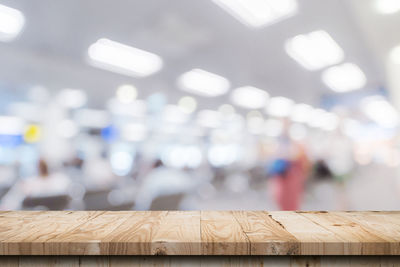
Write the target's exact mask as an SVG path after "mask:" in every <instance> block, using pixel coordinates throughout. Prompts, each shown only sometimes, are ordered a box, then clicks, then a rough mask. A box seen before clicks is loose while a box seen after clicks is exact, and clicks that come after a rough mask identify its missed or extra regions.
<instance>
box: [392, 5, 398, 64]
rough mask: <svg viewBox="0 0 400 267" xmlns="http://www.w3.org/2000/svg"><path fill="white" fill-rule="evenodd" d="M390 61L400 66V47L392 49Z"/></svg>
mask: <svg viewBox="0 0 400 267" xmlns="http://www.w3.org/2000/svg"><path fill="white" fill-rule="evenodd" d="M399 3H400V2H399ZM390 60H391V61H392V62H393V63H394V64H399V65H400V45H398V46H396V47H395V48H393V49H392V51H390Z"/></svg>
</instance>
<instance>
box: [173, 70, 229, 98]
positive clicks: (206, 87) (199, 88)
mask: <svg viewBox="0 0 400 267" xmlns="http://www.w3.org/2000/svg"><path fill="white" fill-rule="evenodd" d="M178 85H179V86H180V88H181V89H182V90H183V91H186V92H190V93H193V94H197V95H201V96H207V97H215V96H219V95H223V94H225V93H226V92H228V90H229V86H230V83H229V81H228V80H227V79H226V78H224V77H222V76H219V75H217V74H214V73H211V72H208V71H205V70H201V69H192V70H191V71H188V72H186V73H184V74H182V75H181V76H180V77H179V78H178Z"/></svg>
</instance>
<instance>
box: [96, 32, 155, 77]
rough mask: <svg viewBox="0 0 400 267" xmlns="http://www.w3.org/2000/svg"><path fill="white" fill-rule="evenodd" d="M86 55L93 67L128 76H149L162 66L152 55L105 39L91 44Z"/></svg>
mask: <svg viewBox="0 0 400 267" xmlns="http://www.w3.org/2000/svg"><path fill="white" fill-rule="evenodd" d="M88 54H89V58H90V63H91V64H92V65H93V66H95V67H98V68H102V69H105V70H109V71H113V72H116V73H120V74H124V75H128V76H139V77H144V76H149V75H151V74H153V73H155V72H157V71H159V70H160V69H161V67H162V65H163V62H162V59H161V58H160V57H159V56H157V55H155V54H153V53H150V52H147V51H144V50H141V49H138V48H135V47H132V46H128V45H125V44H121V43H118V42H115V41H111V40H109V39H105V38H103V39H99V40H98V41H97V42H96V43H94V44H92V45H91V46H90V47H89V50H88Z"/></svg>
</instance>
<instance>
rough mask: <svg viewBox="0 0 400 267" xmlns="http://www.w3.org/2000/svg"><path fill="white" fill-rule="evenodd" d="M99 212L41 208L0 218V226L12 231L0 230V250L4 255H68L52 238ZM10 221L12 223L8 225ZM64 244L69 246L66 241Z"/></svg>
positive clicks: (94, 216)
mask: <svg viewBox="0 0 400 267" xmlns="http://www.w3.org/2000/svg"><path fill="white" fill-rule="evenodd" d="M102 213H103V211H93V212H83V211H81V212H72V211H51V212H49V211H46V212H43V211H42V212H34V213H25V212H23V213H22V215H20V216H19V217H18V216H10V217H7V218H0V225H3V223H4V224H7V227H9V228H10V229H12V230H13V231H11V230H8V231H7V232H3V231H2V229H0V236H1V242H0V253H1V254H6V255H53V254H58V255H61V254H67V255H68V253H62V250H61V249H62V247H63V246H62V244H60V243H59V242H52V241H51V239H53V238H56V237H57V236H58V235H66V234H68V233H70V232H71V231H73V230H74V229H76V228H79V227H80V226H81V225H82V224H84V223H87V222H88V221H90V220H92V219H94V218H96V217H97V216H99V215H101V214H102ZM12 223H13V224H14V225H10V224H12ZM15 225H18V227H15ZM3 234H5V236H4V237H3ZM85 243H86V242H85ZM67 246H68V247H71V246H70V245H69V244H67Z"/></svg>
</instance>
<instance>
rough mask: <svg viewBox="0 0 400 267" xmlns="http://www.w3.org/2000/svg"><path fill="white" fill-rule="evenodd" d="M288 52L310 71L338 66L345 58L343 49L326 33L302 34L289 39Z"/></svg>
mask: <svg viewBox="0 0 400 267" xmlns="http://www.w3.org/2000/svg"><path fill="white" fill-rule="evenodd" d="M285 49H286V52H287V53H288V54H289V56H291V57H292V58H293V59H294V60H296V61H297V62H298V63H300V65H302V66H303V67H304V68H306V69H308V70H318V69H322V68H324V67H327V66H330V65H334V64H337V63H339V62H341V61H342V60H343V58H344V52H343V50H342V48H341V47H340V46H339V45H338V44H337V43H336V42H335V40H333V39H332V37H331V36H330V35H329V34H328V33H327V32H325V31H322V30H319V31H314V32H311V33H308V34H301V35H297V36H295V37H293V38H292V39H289V40H288V41H287V42H286V44H285Z"/></svg>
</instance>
